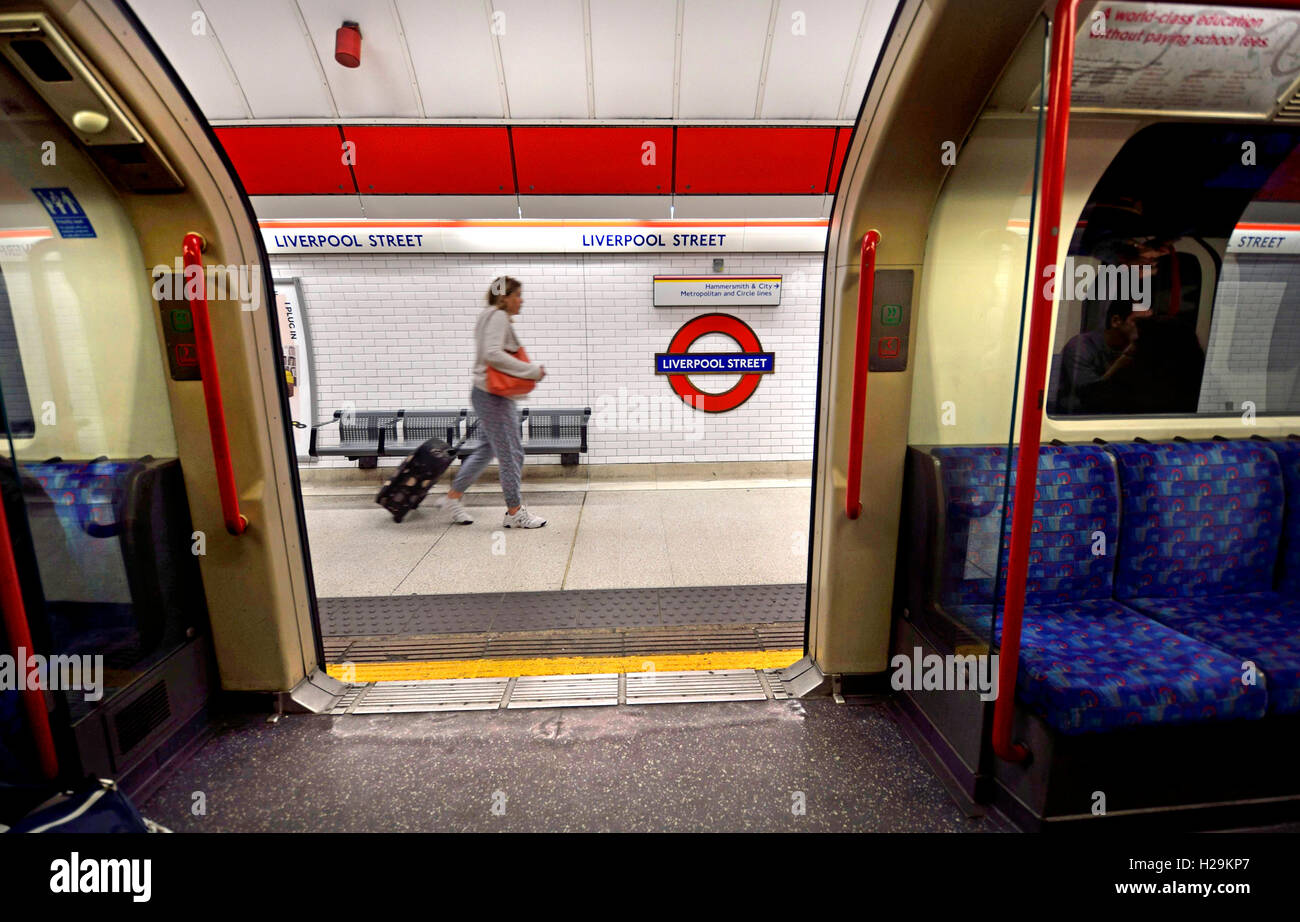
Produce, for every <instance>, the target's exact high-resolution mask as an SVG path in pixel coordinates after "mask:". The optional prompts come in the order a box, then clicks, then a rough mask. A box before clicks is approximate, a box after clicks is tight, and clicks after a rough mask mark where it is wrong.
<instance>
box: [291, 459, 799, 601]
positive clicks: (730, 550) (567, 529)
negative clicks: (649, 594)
mask: <svg viewBox="0 0 1300 922" xmlns="http://www.w3.org/2000/svg"><path fill="white" fill-rule="evenodd" d="M484 479H486V477H485V478H484ZM733 483H738V481H729V482H727V483H726V485H725V486H723V485H718V484H709V485H708V486H707V487H705V486H684V485H681V484H674V486H673V487H659V486H653V487H643V488H632V489H628V488H623V489H613V488H596V489H591V488H587V489H580V490H575V489H573V488H572V486H570V485H567V484H562V485H558V486H564V487H566V489H538V488H537V487H536V486H535V485H532V484H528V483H525V486H524V502H525V504H526V505H527V506H528V508H529V509H530V510H531V511H533V512H535V513H537V514H538V515H541V516H543V517H545V518H546V520H547V524H546V526H545V527H544V528H538V529H529V530H514V529H510V530H505V529H503V528H502V518H503V517H504V514H505V503H504V501H503V500H502V498H501V492H500V489H499V488H494V489H490V490H489V489H486V488H484V487H483V486H482V485H476V488H475V489H473V490H471V491H470V492H468V493H466V495H465V499H464V500H463V502H464V505H465V507H466V509H467V511H469V513H470V514H471V515H473V516H474V523H473V524H472V525H452V524H451V522H450V518H449V516H447V515H446V514H445V513H441V512H439V511H438V510H435V509H434V508H433V502H434V500H435V499H436V498H437V496H440V495H442V493H444V492H445V488H444V489H442V490H439V491H437V492H436V493H434V494H431V495H430V496H429V498H428V499H426V500H425V501H424V504H423V505H421V506H420V507H419V508H418V509H416V510H415V511H414V512H412V513H411V514H410V515H409V516H407V517H406V519H405V520H404V521H403V522H401V523H400V524H398V523H396V522H394V521H393V520H392V517H391V516H390V515H389V514H388V513H386V512H385V511H384V510H383V509H381V508H380V507H379V506H377V505H376V504H375V502H374V494H375V492H376V491H377V489H378V485H377V484H374V485H369V486H367V487H365V488H363V489H364V492H362V491H361V490H358V489H357V488H356V487H348V488H346V489H348V490H349V492H338V491H340V490H343V489H345V488H344V487H342V486H338V487H335V488H334V489H335V492H332V493H320V492H314V491H313V492H312V493H308V494H306V495H304V497H303V502H304V505H305V507H306V512H307V535H308V541H309V542H310V545H311V559H312V570H313V572H314V574H315V579H316V594H317V595H318V596H319V597H321V598H337V597H344V596H381V595H440V594H458V593H481V592H537V591H558V590H567V589H627V588H638V589H641V588H647V587H688V586H733V585H760V584H779V583H796V582H803V581H804V579H805V578H806V576H807V566H808V558H807V546H808V512H809V503H810V501H811V492H812V491H811V488H810V487H809V486H807V485H798V486H776V485H763V486H754V485H745V486H732V484H733ZM493 487H495V484H493Z"/></svg>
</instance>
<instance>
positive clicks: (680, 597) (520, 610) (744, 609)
mask: <svg viewBox="0 0 1300 922" xmlns="http://www.w3.org/2000/svg"><path fill="white" fill-rule="evenodd" d="M804 598H805V587H804V584H803V583H781V584H773V585H764V586H694V587H690V588H651V589H568V590H560V591H552V592H506V593H500V592H486V593H460V594H455V595H406V596H402V595H396V596H357V597H350V598H329V599H321V600H320V605H319V607H320V619H321V630H322V632H323V633H324V634H325V636H326V637H327V638H328V637H343V636H347V637H376V636H381V635H386V634H470V633H488V632H497V633H506V632H511V631H546V630H564V629H573V628H652V627H675V626H688V625H703V624H712V625H718V624H729V623H736V624H769V623H776V622H799V623H800V624H802V623H803V620H804V605H805V602H804Z"/></svg>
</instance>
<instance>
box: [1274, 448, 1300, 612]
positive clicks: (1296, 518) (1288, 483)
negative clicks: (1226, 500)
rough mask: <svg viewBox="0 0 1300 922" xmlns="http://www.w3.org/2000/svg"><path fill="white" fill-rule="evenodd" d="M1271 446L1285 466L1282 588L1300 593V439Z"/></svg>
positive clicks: (1283, 591)
mask: <svg viewBox="0 0 1300 922" xmlns="http://www.w3.org/2000/svg"><path fill="white" fill-rule="evenodd" d="M1268 447H1269V450H1270V451H1272V452H1273V454H1274V455H1275V456H1276V457H1277V460H1278V462H1279V463H1280V464H1281V465H1282V485H1283V487H1284V488H1285V490H1286V514H1285V516H1284V517H1283V520H1282V547H1281V551H1280V552H1279V553H1280V555H1281V563H1280V573H1279V575H1278V591H1279V592H1281V593H1283V594H1285V595H1290V596H1300V439H1287V440H1285V441H1281V442H1273V443H1271V444H1270V445H1269V446H1268Z"/></svg>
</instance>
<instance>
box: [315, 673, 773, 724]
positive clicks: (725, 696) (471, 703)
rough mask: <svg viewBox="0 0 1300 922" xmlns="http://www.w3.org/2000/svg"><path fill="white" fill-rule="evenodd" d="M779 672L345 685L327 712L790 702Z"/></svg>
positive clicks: (538, 677)
mask: <svg viewBox="0 0 1300 922" xmlns="http://www.w3.org/2000/svg"><path fill="white" fill-rule="evenodd" d="M781 672H782V670H780V669H713V670H707V671H699V672H627V673H615V672H607V673H597V674H590V675H588V674H584V675H544V676H518V677H516V678H512V679H507V678H499V679H426V680H422V681H414V682H371V683H367V684H358V685H350V686H348V689H347V691H346V692H344V694H343V696H342V697H341V698H340V699H339V701H338V703H337V704H336V705H335V706H334V707H333V708H331V709H330V711H329V713H330V714H332V715H336V716H342V715H346V714H419V713H430V712H434V711H492V710H522V709H526V708H561V707H612V706H615V705H619V704H630V705H641V704H702V703H707V702H710V701H780V700H784V699H786V698H789V697H790V693H789V690H788V689H787V688H786V687H785V685H784V684H783V683H782V681H781Z"/></svg>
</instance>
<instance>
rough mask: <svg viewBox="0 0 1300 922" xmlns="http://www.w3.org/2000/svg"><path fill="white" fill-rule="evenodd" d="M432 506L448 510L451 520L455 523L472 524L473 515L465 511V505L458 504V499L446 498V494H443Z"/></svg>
mask: <svg viewBox="0 0 1300 922" xmlns="http://www.w3.org/2000/svg"><path fill="white" fill-rule="evenodd" d="M434 506H435V507H436V508H438V509H441V510H443V511H445V512H450V513H451V521H452V522H453V523H454V524H456V525H473V524H474V519H473V517H472V516H471V515H470V514H469V513H468V512H466V511H465V507H464V506H462V505H461V504H460V500H458V499H448V498H447V496H446V494H443V496H442V498H441V499H439V500H438V501H437V502H436V503H434Z"/></svg>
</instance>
